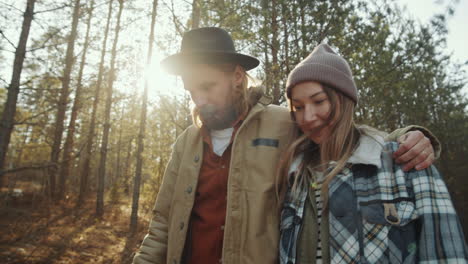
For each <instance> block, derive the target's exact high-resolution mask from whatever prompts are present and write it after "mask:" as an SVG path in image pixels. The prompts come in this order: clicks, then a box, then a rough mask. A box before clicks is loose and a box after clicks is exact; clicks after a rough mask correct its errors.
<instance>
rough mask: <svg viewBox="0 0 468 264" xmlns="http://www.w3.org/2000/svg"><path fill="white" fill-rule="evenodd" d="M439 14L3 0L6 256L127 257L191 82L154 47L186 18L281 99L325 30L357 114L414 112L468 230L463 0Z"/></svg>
mask: <svg viewBox="0 0 468 264" xmlns="http://www.w3.org/2000/svg"><path fill="white" fill-rule="evenodd" d="M439 2H440V12H439V13H436V14H434V15H433V16H432V18H431V20H430V22H428V23H421V22H418V21H416V20H415V19H414V18H412V17H411V16H410V15H409V13H408V12H407V11H405V10H404V9H403V8H402V7H401V6H399V5H398V3H397V2H395V1H392V0H374V1H365V0H287V1H286V0H270V1H266V0H250V1H249V0H211V1H208V0H152V1H149V0H147V1H143V0H68V1H67V0H56V1H52V0H20V1H13V0H0V262H1V263H131V260H132V257H133V255H134V252H135V251H136V250H137V249H138V247H139V244H140V243H141V241H142V239H143V237H144V235H145V233H146V232H147V228H148V224H149V220H150V219H151V215H152V208H153V205H154V202H155V200H156V196H157V193H158V189H159V187H160V184H161V180H162V176H163V173H164V169H165V166H166V163H167V162H168V159H169V157H170V155H171V147H172V145H173V143H174V141H175V140H176V138H177V137H178V135H180V134H181V133H182V132H183V131H184V130H185V129H186V128H187V127H188V126H190V125H191V124H192V119H191V108H192V107H193V104H192V103H191V100H190V96H189V94H188V93H187V92H185V91H184V89H183V87H182V82H181V80H180V79H178V78H177V77H175V76H171V75H168V74H166V73H164V72H163V71H162V70H161V69H160V66H159V62H160V61H161V60H162V59H163V58H165V57H166V56H168V55H170V54H173V53H175V52H177V51H178V50H179V48H180V41H181V38H182V35H183V33H184V32H186V31H188V30H190V29H194V28H198V27H205V26H218V27H222V28H224V29H226V30H227V31H228V32H229V33H231V35H232V36H233V38H234V41H235V44H236V47H237V49H238V51H240V52H242V53H244V54H249V55H252V56H255V57H257V58H258V59H259V60H260V61H261V63H260V66H259V67H258V68H257V69H255V70H253V71H250V72H249V75H250V76H251V77H252V80H254V82H253V83H251V85H262V86H264V87H265V89H266V93H267V94H268V95H269V96H270V97H271V98H272V101H273V103H274V104H278V105H283V106H286V100H285V96H284V89H285V83H286V78H287V76H288V73H289V72H290V71H291V70H292V69H293V68H294V66H295V65H296V64H297V63H298V62H299V61H301V60H302V59H303V58H305V56H307V55H308V54H309V53H310V52H311V51H312V49H313V48H314V47H315V46H316V45H318V44H320V43H322V42H325V43H328V44H329V45H331V46H332V47H334V48H335V49H336V50H337V51H339V53H340V55H342V56H343V57H345V58H347V60H348V61H349V63H350V65H351V67H352V71H353V74H354V76H355V81H356V84H357V87H358V90H359V94H360V100H359V104H358V110H357V113H356V116H355V118H356V120H357V122H358V123H360V124H366V125H370V126H374V127H376V128H378V129H380V130H383V131H392V130H394V129H396V128H400V127H404V126H407V125H411V124H416V125H420V126H424V127H426V128H428V129H429V130H430V131H432V132H433V133H434V134H435V135H436V136H437V138H438V139H439V140H440V142H441V144H442V154H441V156H440V158H439V159H438V160H437V161H436V163H435V165H436V166H437V168H438V169H439V170H440V172H441V173H442V175H443V177H444V180H445V181H446V183H447V185H448V188H449V191H450V193H451V197H452V200H453V201H454V204H455V207H456V210H457V212H458V214H459V217H460V219H461V222H462V226H463V228H464V230H465V233H466V231H468V201H467V199H466V193H467V192H468V163H467V158H466V157H467V156H468V133H467V131H468V107H467V104H468V98H467V97H466V96H465V95H464V94H463V92H462V89H463V88H464V87H465V86H467V85H468V78H467V77H468V75H467V73H466V69H467V65H468V61H467V62H459V61H456V60H454V58H453V56H452V53H451V52H450V51H449V50H448V49H447V34H448V29H447V21H448V19H450V17H451V16H453V14H454V13H455V12H460V10H457V9H456V8H457V3H458V1H453V0H452V1H439Z"/></svg>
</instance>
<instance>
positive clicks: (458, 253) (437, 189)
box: [407, 166, 468, 263]
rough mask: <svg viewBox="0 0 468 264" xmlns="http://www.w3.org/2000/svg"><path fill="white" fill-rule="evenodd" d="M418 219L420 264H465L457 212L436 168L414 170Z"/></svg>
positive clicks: (462, 239)
mask: <svg viewBox="0 0 468 264" xmlns="http://www.w3.org/2000/svg"><path fill="white" fill-rule="evenodd" d="M407 176H408V180H410V181H411V185H412V187H413V191H414V198H415V206H416V210H417V213H418V216H419V223H420V225H421V226H420V231H419V233H418V238H417V239H418V241H417V242H418V255H419V256H418V258H419V263H466V260H467V257H468V254H467V252H468V251H467V247H466V241H465V238H464V236H463V230H462V228H461V225H460V222H459V219H458V216H457V213H456V212H455V209H454V206H453V204H452V201H451V199H450V195H449V192H448V190H447V187H446V185H445V183H444V181H443V180H442V178H441V175H440V174H439V172H438V171H437V169H436V168H435V167H434V166H431V167H429V168H428V169H426V170H421V171H415V170H413V171H411V172H409V173H408V175H407Z"/></svg>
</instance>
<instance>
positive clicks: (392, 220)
mask: <svg viewBox="0 0 468 264" xmlns="http://www.w3.org/2000/svg"><path fill="white" fill-rule="evenodd" d="M359 207H360V210H359V211H360V213H361V216H362V233H363V234H362V235H363V236H362V239H363V241H362V242H363V244H364V250H363V251H364V252H363V253H364V257H365V258H366V260H367V261H368V262H369V263H382V262H388V261H389V262H390V263H408V261H415V260H416V258H415V257H416V251H417V245H416V221H413V220H415V219H416V217H417V215H416V211H415V207H414V203H413V202H412V201H410V200H403V201H368V202H366V203H360V204H359Z"/></svg>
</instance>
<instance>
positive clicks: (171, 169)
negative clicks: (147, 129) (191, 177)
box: [133, 140, 181, 264]
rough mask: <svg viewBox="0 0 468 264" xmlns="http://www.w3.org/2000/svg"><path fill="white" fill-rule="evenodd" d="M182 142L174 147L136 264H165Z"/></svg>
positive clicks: (136, 257) (134, 259)
mask: <svg viewBox="0 0 468 264" xmlns="http://www.w3.org/2000/svg"><path fill="white" fill-rule="evenodd" d="M179 141H181V140H177V142H176V143H175V145H174V148H173V151H172V155H171V158H170V160H169V163H168V165H167V167H166V170H165V172H164V176H163V181H162V185H161V188H160V190H159V193H158V197H157V198H156V204H155V206H154V209H153V218H152V220H151V222H150V225H149V231H148V234H147V235H146V236H145V238H144V239H143V242H142V243H141V246H140V249H139V250H138V252H137V253H136V255H135V257H134V258H133V263H134V264H150V263H151V264H153V263H154V264H163V263H166V258H167V241H168V229H169V225H170V223H168V219H169V212H170V210H171V206H172V198H173V193H174V186H175V183H176V181H177V177H178V170H179V164H180V156H179V155H180V153H181V152H180V151H178V150H177V149H178V146H180V145H181V144H180V142H179Z"/></svg>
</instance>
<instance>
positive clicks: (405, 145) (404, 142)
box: [393, 130, 430, 163]
mask: <svg viewBox="0 0 468 264" xmlns="http://www.w3.org/2000/svg"><path fill="white" fill-rule="evenodd" d="M425 138H426V137H425V136H424V134H423V133H422V132H421V131H419V130H416V131H410V132H408V133H406V134H404V135H403V136H401V137H399V138H398V142H399V143H400V146H399V147H398V149H397V151H395V153H393V158H394V159H396V162H397V163H406V162H408V161H410V160H411V159H412V158H413V157H414V156H416V154H417V153H419V152H421V151H422V150H423V149H424V147H423V146H421V145H420V146H418V147H419V148H418V149H414V148H415V146H417V144H418V143H421V140H424V139H425ZM426 139H427V138H426ZM427 140H428V141H429V139H427ZM426 143H430V141H429V142H426ZM416 151H417V152H416Z"/></svg>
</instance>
